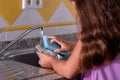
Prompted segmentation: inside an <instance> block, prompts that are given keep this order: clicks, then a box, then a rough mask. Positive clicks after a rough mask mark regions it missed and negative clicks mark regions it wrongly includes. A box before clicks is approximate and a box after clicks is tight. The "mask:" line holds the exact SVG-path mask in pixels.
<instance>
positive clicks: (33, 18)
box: [13, 9, 45, 26]
mask: <svg viewBox="0 0 120 80" xmlns="http://www.w3.org/2000/svg"><path fill="white" fill-rule="evenodd" d="M44 23H45V20H44V19H43V18H42V17H41V15H40V14H39V13H38V12H37V10H33V9H32V10H31V9H29V10H24V11H23V12H22V13H21V14H20V16H19V17H18V18H17V20H16V21H15V22H14V23H13V26H26V25H34V24H44Z"/></svg>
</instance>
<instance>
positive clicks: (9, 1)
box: [0, 0, 76, 41]
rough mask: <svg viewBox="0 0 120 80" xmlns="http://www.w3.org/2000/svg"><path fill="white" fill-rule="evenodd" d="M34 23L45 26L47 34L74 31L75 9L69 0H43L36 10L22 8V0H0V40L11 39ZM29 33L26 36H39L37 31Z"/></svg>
mask: <svg viewBox="0 0 120 80" xmlns="http://www.w3.org/2000/svg"><path fill="white" fill-rule="evenodd" d="M36 25H42V26H45V27H46V34H49V35H57V34H68V33H74V32H76V28H75V26H76V25H75V10H74V8H73V6H71V3H70V2H69V0H43V8H41V9H38V10H37V9H30V10H22V0H0V30H1V29H3V30H4V32H2V33H0V41H9V40H13V39H14V38H16V37H17V36H18V35H20V34H21V33H22V32H23V31H24V30H26V29H29V28H31V27H33V26H36ZM58 27H59V28H58ZM31 34H33V35H32V36H31V35H29V36H27V37H37V36H39V35H38V33H37V31H35V32H33V33H31Z"/></svg>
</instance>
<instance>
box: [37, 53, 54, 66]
mask: <svg viewBox="0 0 120 80" xmlns="http://www.w3.org/2000/svg"><path fill="white" fill-rule="evenodd" d="M37 55H38V56H39V57H40V60H39V62H38V63H39V64H40V66H41V67H44V68H52V65H51V60H52V59H54V58H53V57H52V56H50V55H48V54H45V53H41V52H37Z"/></svg>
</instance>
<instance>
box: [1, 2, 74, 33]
mask: <svg viewBox="0 0 120 80" xmlns="http://www.w3.org/2000/svg"><path fill="white" fill-rule="evenodd" d="M61 1H63V2H64V4H65V5H66V7H67V8H68V10H69V11H70V12H71V14H72V15H73V16H74V18H75V11H74V8H73V7H72V6H71V4H70V2H69V0H43V8H42V9H39V10H37V11H38V13H39V14H40V15H41V16H42V17H43V18H44V20H45V21H46V23H45V24H41V25H44V26H56V25H70V24H75V22H65V23H63V22H62V23H61V22H59V23H53V24H48V23H47V22H48V21H49V19H50V17H51V16H52V15H53V13H54V12H55V11H56V9H57V7H58V6H59V4H60V3H61ZM22 11H23V10H22V0H0V16H2V17H3V18H4V20H6V22H7V23H8V24H9V25H10V26H7V27H4V29H5V30H8V31H9V30H24V29H27V28H30V27H31V26H33V25H26V26H17V27H16V26H12V24H13V23H14V22H15V21H16V19H17V18H18V16H19V15H20V14H21V13H22Z"/></svg>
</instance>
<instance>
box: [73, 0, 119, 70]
mask: <svg viewBox="0 0 120 80" xmlns="http://www.w3.org/2000/svg"><path fill="white" fill-rule="evenodd" d="M75 4H76V9H77V13H78V18H79V22H80V23H81V26H82V32H80V39H79V40H80V41H81V42H82V49H81V52H80V56H81V58H80V66H81V68H82V69H83V70H88V69H91V68H93V67H96V66H100V65H101V64H104V63H109V62H110V61H111V60H113V59H114V58H115V57H116V56H117V54H118V53H119V52H120V0H75Z"/></svg>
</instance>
